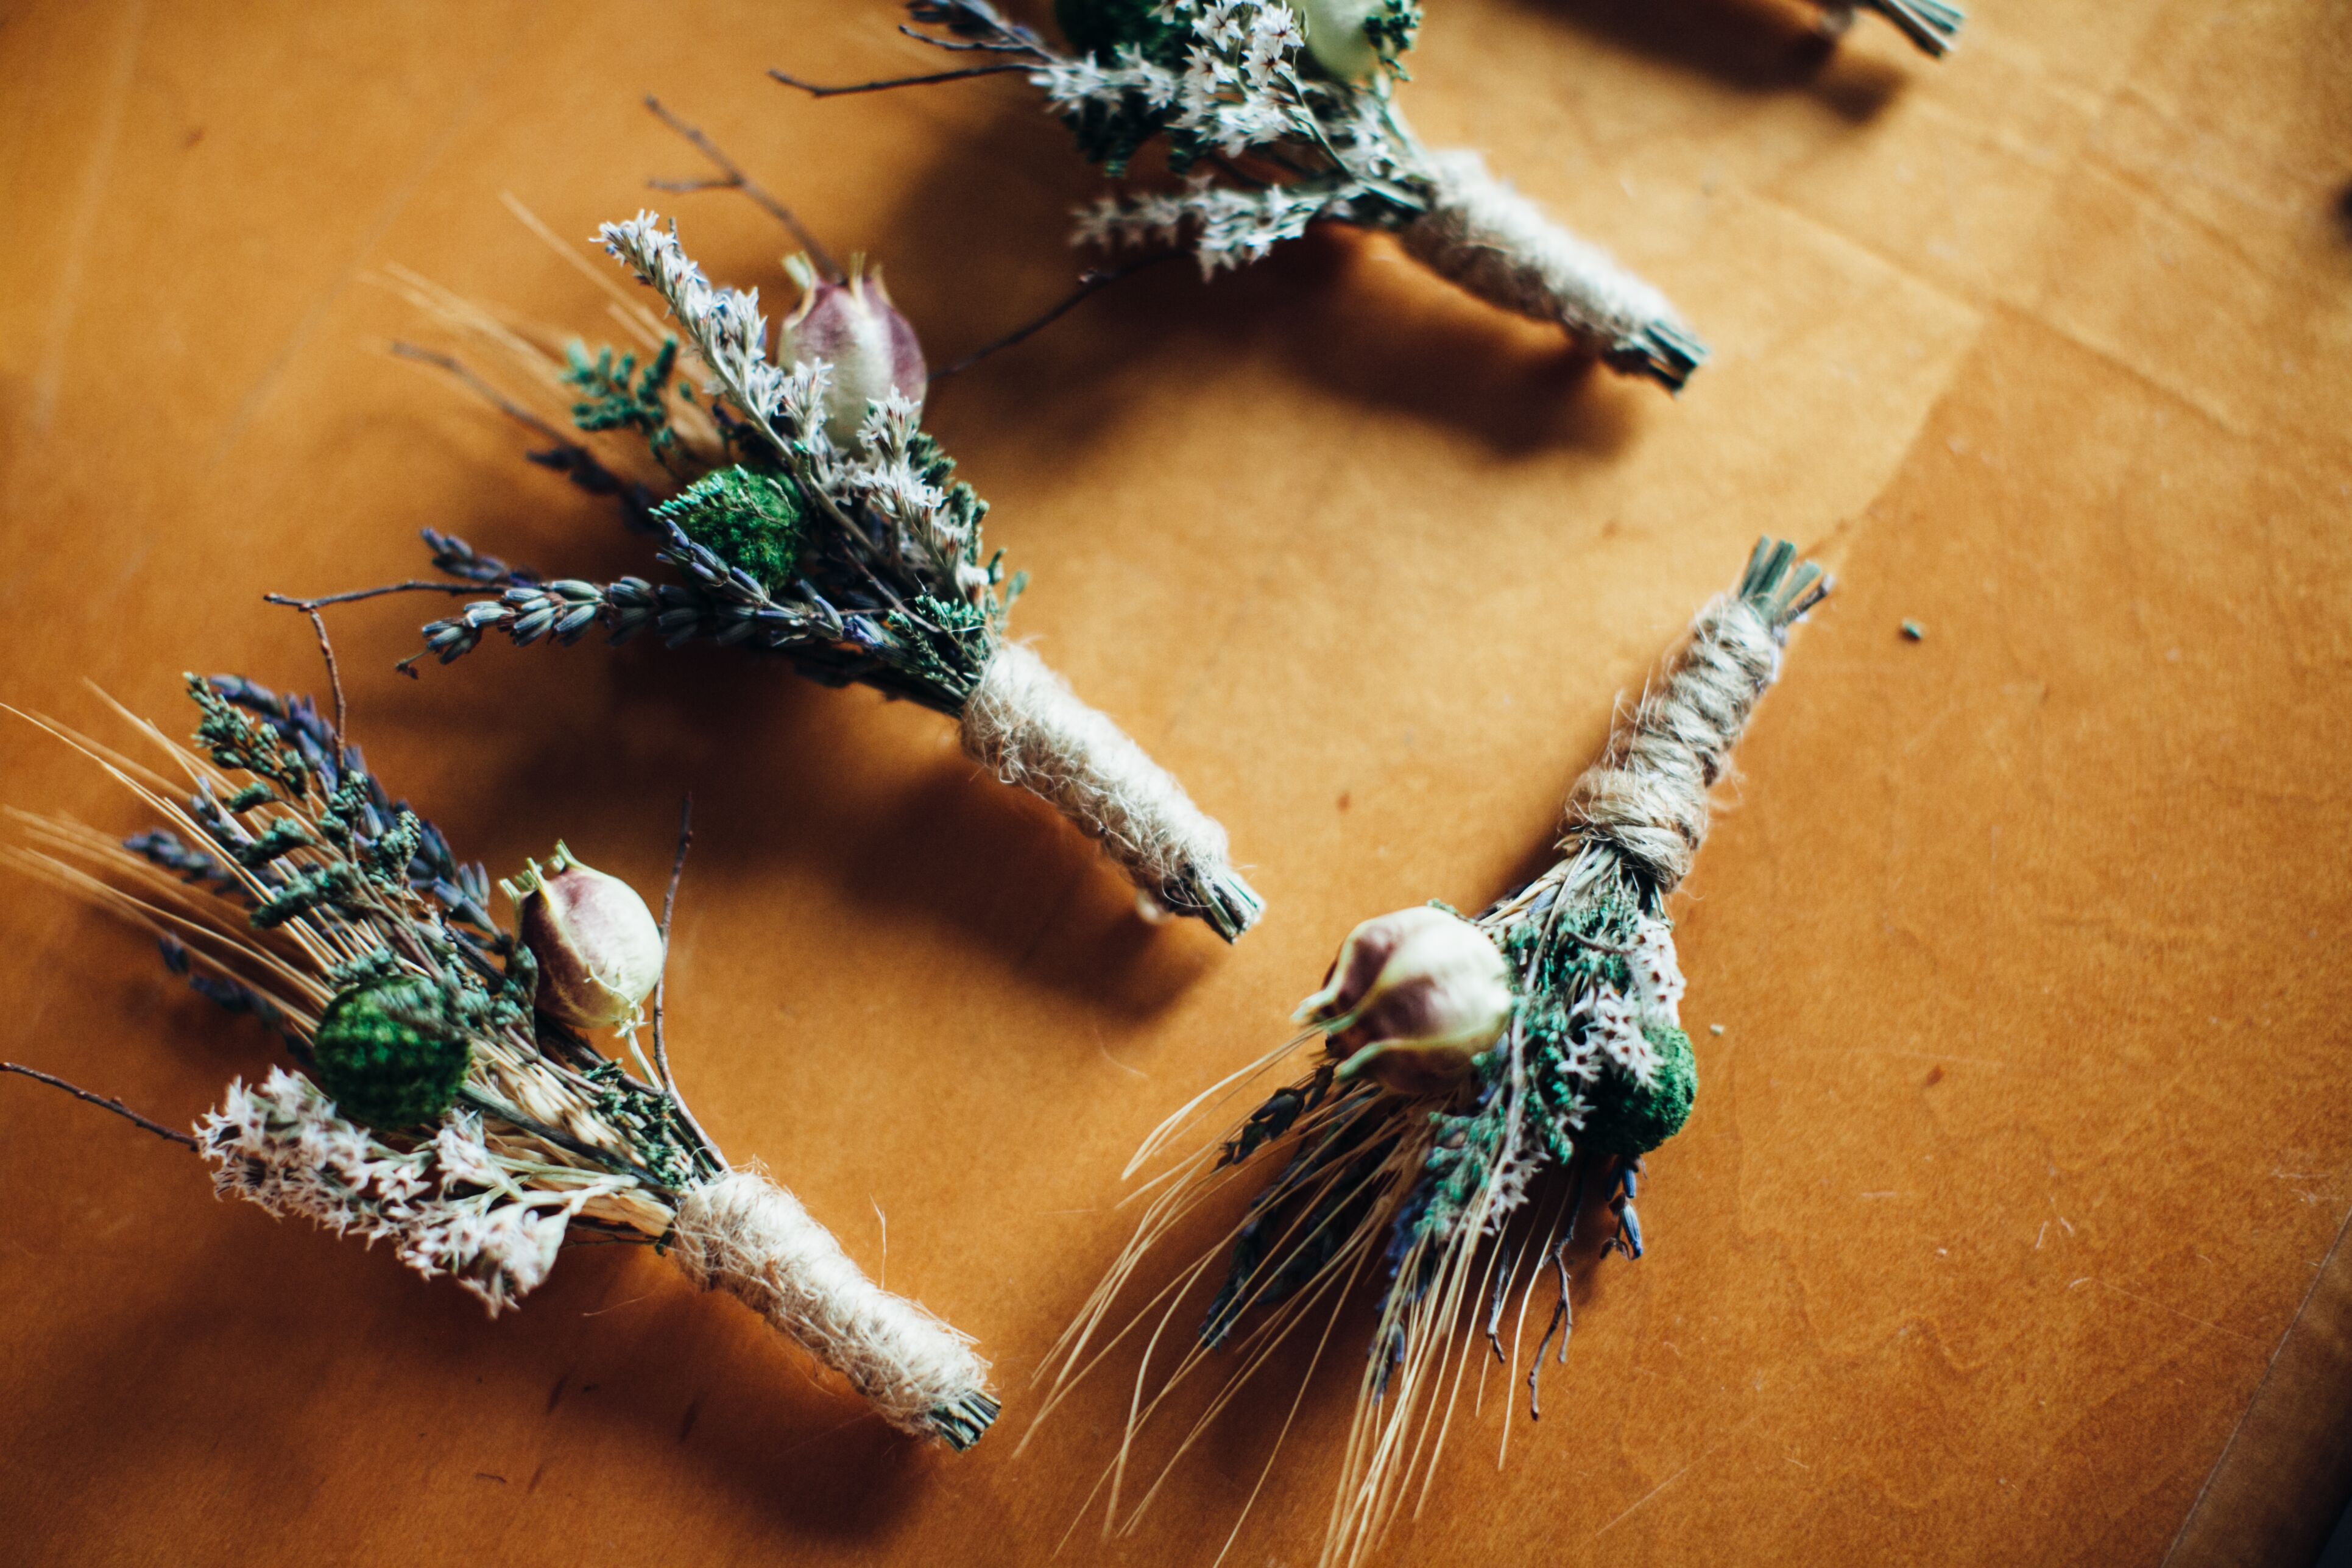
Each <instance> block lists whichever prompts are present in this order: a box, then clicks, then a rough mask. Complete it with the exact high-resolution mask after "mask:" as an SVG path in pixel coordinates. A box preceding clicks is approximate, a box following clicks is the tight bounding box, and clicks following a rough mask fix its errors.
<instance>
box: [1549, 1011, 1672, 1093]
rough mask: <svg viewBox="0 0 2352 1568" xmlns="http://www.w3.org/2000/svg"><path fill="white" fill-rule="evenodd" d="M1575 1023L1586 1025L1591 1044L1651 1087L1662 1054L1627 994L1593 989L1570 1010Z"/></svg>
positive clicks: (1642, 1084) (1638, 1080) (1625, 1070)
mask: <svg viewBox="0 0 2352 1568" xmlns="http://www.w3.org/2000/svg"><path fill="white" fill-rule="evenodd" d="M1568 1016H1569V1019H1570V1022H1571V1023H1574V1022H1581V1023H1582V1024H1583V1025H1584V1038H1585V1042H1586V1043H1587V1044H1588V1045H1591V1046H1594V1047H1598V1048H1599V1050H1600V1052H1601V1055H1602V1056H1603V1057H1605V1058H1608V1059H1609V1061H1610V1062H1612V1064H1614V1065H1615V1066H1616V1067H1617V1068H1618V1069H1619V1070H1621V1071H1622V1072H1623V1073H1624V1074H1625V1075H1626V1076H1627V1077H1628V1078H1631V1079H1633V1081H1634V1082H1635V1083H1638V1084H1640V1085H1641V1086H1642V1087H1643V1088H1644V1089H1647V1088H1648V1087H1649V1086H1650V1080H1651V1079H1654V1078H1655V1077H1656V1076H1657V1071H1658V1053H1657V1052H1656V1051H1655V1050H1654V1049H1653V1048H1652V1047H1651V1045H1650V1041H1649V1037H1647V1036H1646V1035H1644V1034H1643V1033H1642V1026H1641V1024H1640V1023H1639V1022H1638V1021H1637V1020H1636V1019H1635V1017H1634V1016H1633V1006H1632V1005H1631V1004H1629V1003H1628V1002H1627V1001H1626V1000H1625V998H1624V997H1622V996H1621V995H1619V994H1617V993H1616V992H1614V991H1612V990H1610V989H1608V988H1607V987H1606V986H1603V987H1601V989H1599V990H1595V991H1589V992H1587V993H1585V994H1584V995H1583V996H1581V997H1580V998H1579V999H1578V1001H1577V1004H1576V1005H1575V1006H1573V1007H1571V1008H1570V1009H1569V1014H1568Z"/></svg>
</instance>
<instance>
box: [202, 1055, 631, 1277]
mask: <svg viewBox="0 0 2352 1568" xmlns="http://www.w3.org/2000/svg"><path fill="white" fill-rule="evenodd" d="M196 1132H197V1147H198V1151H199V1152H201V1153H202V1154H203V1156H204V1157H205V1159H206V1160H207V1161H209V1162H211V1163H212V1165H213V1167H214V1169H213V1190H214V1191H215V1193H217V1194H221V1195H223V1196H228V1195H235V1196H237V1197H241V1198H244V1199H246V1200H247V1202H249V1203H254V1204H257V1205H260V1206H261V1207H262V1208H263V1209H265V1210H267V1211H268V1213H269V1214H271V1215H275V1216H276V1217H278V1218H279V1219H286V1218H290V1217H294V1216H298V1215H299V1216H300V1217H302V1218H305V1219H308V1220H310V1222H311V1223H312V1224H314V1225H317V1226H320V1227H321V1228H323V1229H327V1230H331V1231H333V1232H335V1233H336V1234H337V1235H339V1236H353V1235H355V1236H358V1237H361V1238H362V1240H364V1241H366V1242H368V1243H369V1244H370V1245H373V1243H375V1242H376V1241H378V1240H386V1241H389V1242H391V1243H392V1247H393V1252H394V1256H396V1257H397V1258H399V1259H400V1260H401V1261H402V1262H403V1263H404V1264H406V1265H407V1266H408V1267H409V1268H414V1269H415V1270H416V1271H417V1272H418V1273H419V1274H422V1275H424V1276H425V1278H427V1279H431V1278H432V1277H434V1276H435V1275H436V1274H452V1275H455V1276H457V1279H459V1281H460V1282H461V1283H463V1284H464V1285H465V1287H466V1288H467V1289H469V1290H471V1291H473V1292H474V1294H475V1295H477V1296H478V1297H480V1298H481V1299H482V1300H483V1302H484V1304H485V1305H487V1306H488V1308H489V1310H490V1311H491V1312H492V1313H493V1314H494V1315H495V1314H496V1313H497V1312H498V1311H499V1310H501V1309H503V1308H505V1307H509V1306H511V1305H513V1304H514V1302H515V1301H516V1300H518V1299H519V1298H520V1297H521V1296H522V1295H524V1294H525V1293H526V1292H528V1291H529V1290H530V1289H532V1288H533V1287H535V1286H536V1285H538V1284H539V1283H540V1282H541V1280H543V1279H546V1278H547V1271H548V1269H549V1268H551V1266H552V1265H553V1263H554V1261H555V1254H556V1251H557V1249H558V1248H559V1247H562V1242H563V1233H564V1230H565V1227H566V1226H567V1225H568V1224H569V1222H570V1220H571V1216H572V1215H573V1214H575V1213H577V1212H578V1210H579V1207H580V1205H581V1204H583V1203H584V1202H585V1201H586V1199H587V1196H588V1195H589V1194H588V1193H586V1192H583V1193H577V1194H567V1195H566V1196H565V1197H564V1198H563V1200H562V1202H563V1205H564V1206H563V1208H562V1211H561V1212H560V1213H559V1214H556V1215H534V1214H533V1213H531V1211H530V1208H529V1206H528V1205H527V1204H524V1203H519V1202H513V1201H507V1199H506V1196H505V1194H512V1193H513V1192H514V1191H515V1187H514V1184H513V1183H512V1182H511V1181H510V1180H509V1177H508V1176H507V1174H506V1173H505V1172H504V1171H503V1170H502V1168H501V1167H500V1166H499V1164H498V1163H497V1156H496V1155H494V1154H493V1153H491V1152H490V1150H489V1148H488V1145H487V1144H486V1143H484V1142H482V1139H481V1122H480V1119H479V1118H478V1117H460V1118H457V1119H454V1120H453V1121H448V1122H445V1123H444V1124H443V1125H442V1127H441V1129H440V1130H439V1131H437V1132H436V1134H435V1135H434V1137H433V1138H432V1140H431V1141H429V1142H425V1143H424V1144H422V1145H420V1146H419V1147H418V1148H416V1149H415V1150H409V1151H403V1150H399V1149H395V1148H394V1147H392V1146H391V1145H390V1144H387V1143H384V1142H382V1141H380V1140H378V1139H377V1138H376V1137H375V1136H374V1135H373V1134H372V1133H371V1132H369V1131H367V1129H365V1128H363V1127H361V1126H359V1125H358V1124H356V1123H354V1122H352V1121H347V1120H345V1119H344V1118H343V1117H342V1116H341V1115H339V1114H338V1113H337V1111H336V1110H335V1103H334V1101H333V1100H330V1099H328V1098H327V1096H326V1094H325V1093H324V1092H323V1091H321V1090H320V1088H319V1086H318V1085H317V1084H315V1083H312V1082H311V1081H310V1079H308V1078H306V1077H304V1076H303V1075H302V1074H300V1073H294V1072H289V1071H287V1070H286V1069H285V1068H272V1069H271V1070H270V1073H269V1076H268V1078H267V1079H263V1080H262V1082H261V1083H260V1085H259V1086H258V1087H248V1086H247V1084H246V1083H245V1082H244V1081H243V1080H242V1079H239V1080H237V1081H235V1082H232V1083H231V1084H230V1085H229V1086H228V1091H227V1093H226V1095H225V1096H224V1097H223V1098H222V1100H221V1103H220V1105H219V1107H218V1108H216V1109H215V1110H213V1111H211V1112H210V1113H208V1114H207V1115H206V1116H205V1118H204V1119H203V1120H202V1121H199V1122H198V1123H197V1124H196ZM457 1185H475V1186H485V1187H488V1188H491V1189H492V1190H491V1191H489V1192H486V1193H482V1194H476V1195H472V1196H462V1197H451V1196H448V1195H447V1194H448V1191H449V1189H450V1188H451V1187H452V1186H457Z"/></svg>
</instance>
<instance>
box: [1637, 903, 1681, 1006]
mask: <svg viewBox="0 0 2352 1568" xmlns="http://www.w3.org/2000/svg"><path fill="white" fill-rule="evenodd" d="M1632 945H1633V952H1629V953H1627V954H1626V955H1625V967H1626V969H1627V970H1628V971H1629V972H1630V973H1631V975H1632V978H1633V987H1632V989H1633V1010H1634V1011H1635V1012H1636V1013H1638V1014H1640V1015H1641V1017H1642V1021H1643V1023H1647V1024H1660V1025H1664V1026H1666V1027H1668V1028H1675V1029H1679V1028H1681V1027H1682V1026H1683V1016H1682V1003H1683V969H1682V965H1681V964H1680V963H1677V962H1676V961H1675V928H1674V927H1672V926H1670V925H1668V924H1667V923H1666V922H1665V921H1656V920H1644V921H1642V922H1641V924H1640V925H1638V926H1636V927H1635V928H1634V929H1633V944H1632Z"/></svg>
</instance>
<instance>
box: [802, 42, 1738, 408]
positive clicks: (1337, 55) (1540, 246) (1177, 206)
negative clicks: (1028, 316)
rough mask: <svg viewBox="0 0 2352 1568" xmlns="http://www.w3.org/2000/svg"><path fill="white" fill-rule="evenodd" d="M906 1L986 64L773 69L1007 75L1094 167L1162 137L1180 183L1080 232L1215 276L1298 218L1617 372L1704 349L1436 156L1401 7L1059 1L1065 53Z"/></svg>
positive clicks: (1602, 263)
mask: <svg viewBox="0 0 2352 1568" xmlns="http://www.w3.org/2000/svg"><path fill="white" fill-rule="evenodd" d="M908 12H909V13H910V14H911V16H913V18H914V21H915V23H916V26H913V27H908V28H904V29H902V30H903V31H906V32H907V33H908V35H909V36H910V37H917V38H919V39H921V40H922V41H924V42H926V43H929V44H931V45H934V46H935V47H940V48H943V49H950V50H955V51H958V52H962V53H974V52H977V53H981V54H985V55H988V56H990V57H992V60H993V63H991V64H988V65H982V66H976V67H971V68H964V69H961V70H954V71H945V72H939V73H934V74H931V75H926V76H916V77H906V78H898V79H887V80H882V81H875V82H863V83H858V84H856V85H854V86H847V87H820V86H817V85H815V84H812V83H809V82H804V81H802V80H800V79H797V78H794V77H791V76H787V75H785V74H784V73H783V72H782V71H777V72H773V73H772V74H773V75H774V76H776V77H777V79H780V80H782V81H783V82H785V83H786V84H787V85H790V86H793V87H796V88H800V89H803V90H805V91H810V92H813V93H816V94H818V95H819V96H831V95H833V94H836V93H842V92H865V91H872V90H876V89H882V88H888V87H898V86H913V85H917V84H921V83H928V82H936V81H946V80H953V79H959V78H962V77H969V76H981V75H990V74H997V73H1018V74H1021V75H1024V76H1025V77H1026V78H1027V79H1028V80H1029V81H1030V83H1031V84H1032V85H1034V86H1035V87H1036V88H1037V89H1039V90H1040V91H1041V92H1043V93H1044V94H1045V103H1046V107H1047V109H1048V110H1049V111H1050V112H1052V113H1053V114H1054V115H1055V117H1056V118H1058V119H1059V120H1061V121H1062V122H1063V123H1064V124H1066V126H1068V127H1069V129H1070V131H1071V132H1072V134H1073V135H1074V136H1075V137H1076V140H1077V143H1078V148H1079V151H1080V152H1081V153H1083V154H1084V155H1085V156H1086V158H1087V160H1088V161H1089V162H1090V163H1096V164H1097V165H1099V166H1100V167H1101V168H1102V170H1103V172H1104V173H1105V174H1108V175H1109V176H1110V177H1112V178H1114V179H1116V178H1118V177H1120V176H1121V175H1123V174H1125V173H1126V172H1127V168H1128V165H1129V162H1130V161H1131V160H1132V159H1133V158H1135V156H1136V155H1137V154H1138V153H1140V152H1141V151H1143V150H1144V149H1145V148H1146V147H1149V146H1152V145H1155V144H1156V145H1159V146H1160V147H1161V148H1162V149H1163V150H1164V152H1165V153H1166V157H1167V162H1168V165H1169V167H1170V169H1171V171H1172V172H1173V173H1174V174H1177V175H1179V176H1181V177H1182V179H1183V183H1182V184H1181V185H1180V186H1179V187H1177V188H1175V189H1173V190H1167V189H1161V190H1150V191H1142V192H1134V193H1121V194H1118V195H1109V196H1106V197H1104V198H1103V199H1102V200H1100V201H1098V202H1097V203H1095V204H1094V205H1091V206H1089V207H1087V208H1086V209H1084V210H1083V211H1082V213H1081V214H1080V216H1079V222H1078V226H1077V231H1076V241H1077V242H1078V243H1081V244H1101V245H1109V246H1115V245H1120V244H1136V245H1144V246H1172V245H1180V244H1181V245H1185V246H1189V247H1191V249H1192V253H1193V254H1194V256H1195V257H1197V258H1198V259H1199V261H1200V265H1201V268H1202V272H1203V273H1204V274H1214V273H1216V272H1217V271H1219V270H1222V269H1223V268H1229V267H1238V266H1241V265H1244V264H1245V263H1247V262H1251V261H1255V260H1257V259H1258V258H1262V257H1264V256H1265V254H1266V253H1267V252H1268V251H1270V250H1271V249H1272V248H1273V247H1275V246H1276V245H1278V244H1280V243H1282V242H1283V241H1285V240H1288V239H1294V238H1297V237H1298V236H1299V235H1301V234H1303V233H1305V232H1306V230H1307V226H1308V225H1310V224H1314V223H1341V224H1350V225H1354V226H1359V227H1365V228H1378V229H1386V230H1390V231H1391V232H1393V233H1395V234H1396V235H1397V236H1398V237H1400V238H1401V239H1402V242H1403V244H1404V246H1405V248H1406V249H1407V250H1408V251H1409V252H1410V253H1411V254H1412V255H1413V256H1414V257H1415V258H1418V259H1419V260H1421V261H1422V262H1423V263H1424V264H1425V265H1427V266H1428V267H1430V268H1432V269H1433V270H1434V271H1436V272H1438V273H1440V274H1442V275H1443V276H1444V277H1446V278H1448V279H1452V280H1453V281H1454V282H1455V283H1456V284H1459V285H1460V286H1461V287H1462V288H1464V289H1467V290H1469V291H1470V292H1471V293H1473V294H1475V295H1477V296H1478V297H1479V298H1480V299H1483V300H1487V301H1488V302H1489V303H1492V304H1495V305H1498V306H1500V307H1502V308H1503V309H1506V310H1512V311H1515V312H1517V313H1518V314H1520V315H1524V316H1528V317H1531V318H1533V319H1535V320H1537V321H1546V322H1553V323H1557V324H1558V325H1559V326H1561V327H1563V328H1565V329H1566V330H1567V331H1569V332H1570V334H1571V335H1573V336H1575V337H1576V338H1578V339H1579V340H1580V341H1584V342H1591V343H1592V344H1593V345H1594V346H1596V347H1597V348H1598V350H1599V351H1600V353H1601V358H1602V359H1603V360H1604V361H1606V362H1607V363H1609V364H1611V365H1612V366H1613V367H1615V368H1617V369H1619V370H1622V371H1626V372H1629V373H1633V374H1641V375H1646V376H1649V377H1651V378H1653V379H1654V380H1656V381H1658V382H1660V383H1661V384H1664V385H1665V386H1667V387H1669V388H1676V387H1680V386H1681V385H1682V384H1683V382H1684V381H1685V379H1686V378H1687V377H1688V376H1689V375H1690V374H1691V372H1692V371H1693V370H1695V369H1696V368H1697V366H1698V365H1699V364H1700V363H1701V362H1702V361H1704V360H1705V359H1706V349H1705V347H1704V346H1702V345H1701V344H1700V343H1699V342H1698V341H1697V340H1696V338H1694V337H1693V336H1692V335H1691V334H1690V331H1689V330H1688V329H1687V328H1686V327H1685V325H1684V324H1683V321H1682V319H1681V317H1680V316H1679V315H1678V314H1677V313H1676V312H1675V309H1674V307H1673V306H1672V305H1671V304H1669V303H1668V302H1667V300H1666V299H1665V297H1664V295H1663V294H1661V293H1659V292H1658V291H1657V290H1656V289H1654V288H1652V287H1651V286H1650V285H1648V284H1646V283H1644V282H1643V281H1642V280H1641V279H1638V278H1635V277H1633V275H1632V274H1630V273H1628V272H1626V271H1625V270H1624V269H1623V268H1621V267H1620V266H1618V264H1617V263H1616V262H1615V261H1613V260H1612V259H1611V258H1610V257H1609V256H1608V255H1607V254H1606V253H1604V252H1602V251H1601V249H1599V248H1598V247H1594V246H1592V245H1590V244H1587V243H1586V242H1585V241H1583V240H1580V239H1579V238H1577V237H1575V236H1573V235H1571V234H1570V233H1568V232H1567V231H1566V230H1565V229H1563V228H1561V227H1560V226H1559V225H1558V224H1556V223H1554V222H1552V221H1551V220H1550V219H1549V218H1548V217H1547V216H1544V214H1543V212H1542V210H1541V209H1540V208H1539V207H1538V206H1537V205H1535V204H1534V203H1533V202H1531V201H1529V200H1528V199H1527V198H1526V197H1525V196H1523V195H1519V194H1518V193H1517V192H1516V191H1514V190H1513V189H1511V188H1510V186H1509V185H1507V184H1505V183H1503V182H1502V181H1500V180H1498V179H1496V177H1495V176H1494V175H1493V174H1489V173H1488V172H1487V170H1486V164H1485V162H1484V161H1483V160H1482V159H1481V158H1480V157H1479V156H1478V154H1477V153H1471V152H1462V151H1455V152H1434V151H1432V150H1431V149H1429V148H1428V147H1426V146H1424V145H1423V143H1422V142H1421V141H1420V139H1419V138H1418V137H1417V136H1415V135H1414V134H1413V132H1412V130H1411V128H1410V127H1408V126H1407V124H1406V123H1405V121H1404V118H1403V115H1402V113H1401V112H1400V111H1399V110H1398V108H1397V105H1396V102H1395V99H1394V94H1393V91H1392V89H1393V87H1394V84H1395V82H1396V80H1397V79H1400V78H1401V77H1402V75H1403V72H1402V67H1401V64H1400V61H1401V59H1402V56H1403V54H1404V51H1405V50H1406V49H1407V48H1408V47H1410V46H1411V44H1412V37H1413V33H1414V30H1415V28H1416V27H1417V26H1419V23H1420V8H1419V6H1418V5H1415V4H1414V3H1413V0H1294V3H1293V4H1290V5H1283V4H1280V3H1278V0H1164V3H1159V4H1154V3H1153V0H1061V3H1060V4H1058V5H1056V6H1055V16H1056V17H1057V18H1058V19H1059V21H1060V23H1061V26H1062V30H1063V32H1064V34H1065V35H1066V37H1067V38H1068V41H1069V45H1070V48H1069V49H1068V50H1064V49H1061V48H1056V47H1054V46H1053V45H1050V44H1048V43H1047V42H1046V41H1045V39H1044V38H1043V37H1040V36H1039V35H1038V34H1037V33H1036V32H1034V30H1032V29H1030V28H1028V27H1025V26H1021V25H1019V24H1017V23H1015V22H1013V21H1011V20H1009V19H1008V18H1007V17H1005V16H1003V13H1001V12H1000V11H999V10H998V9H997V8H996V6H995V5H992V4H991V0H909V4H908ZM925 29H929V31H926V30H925Z"/></svg>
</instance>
